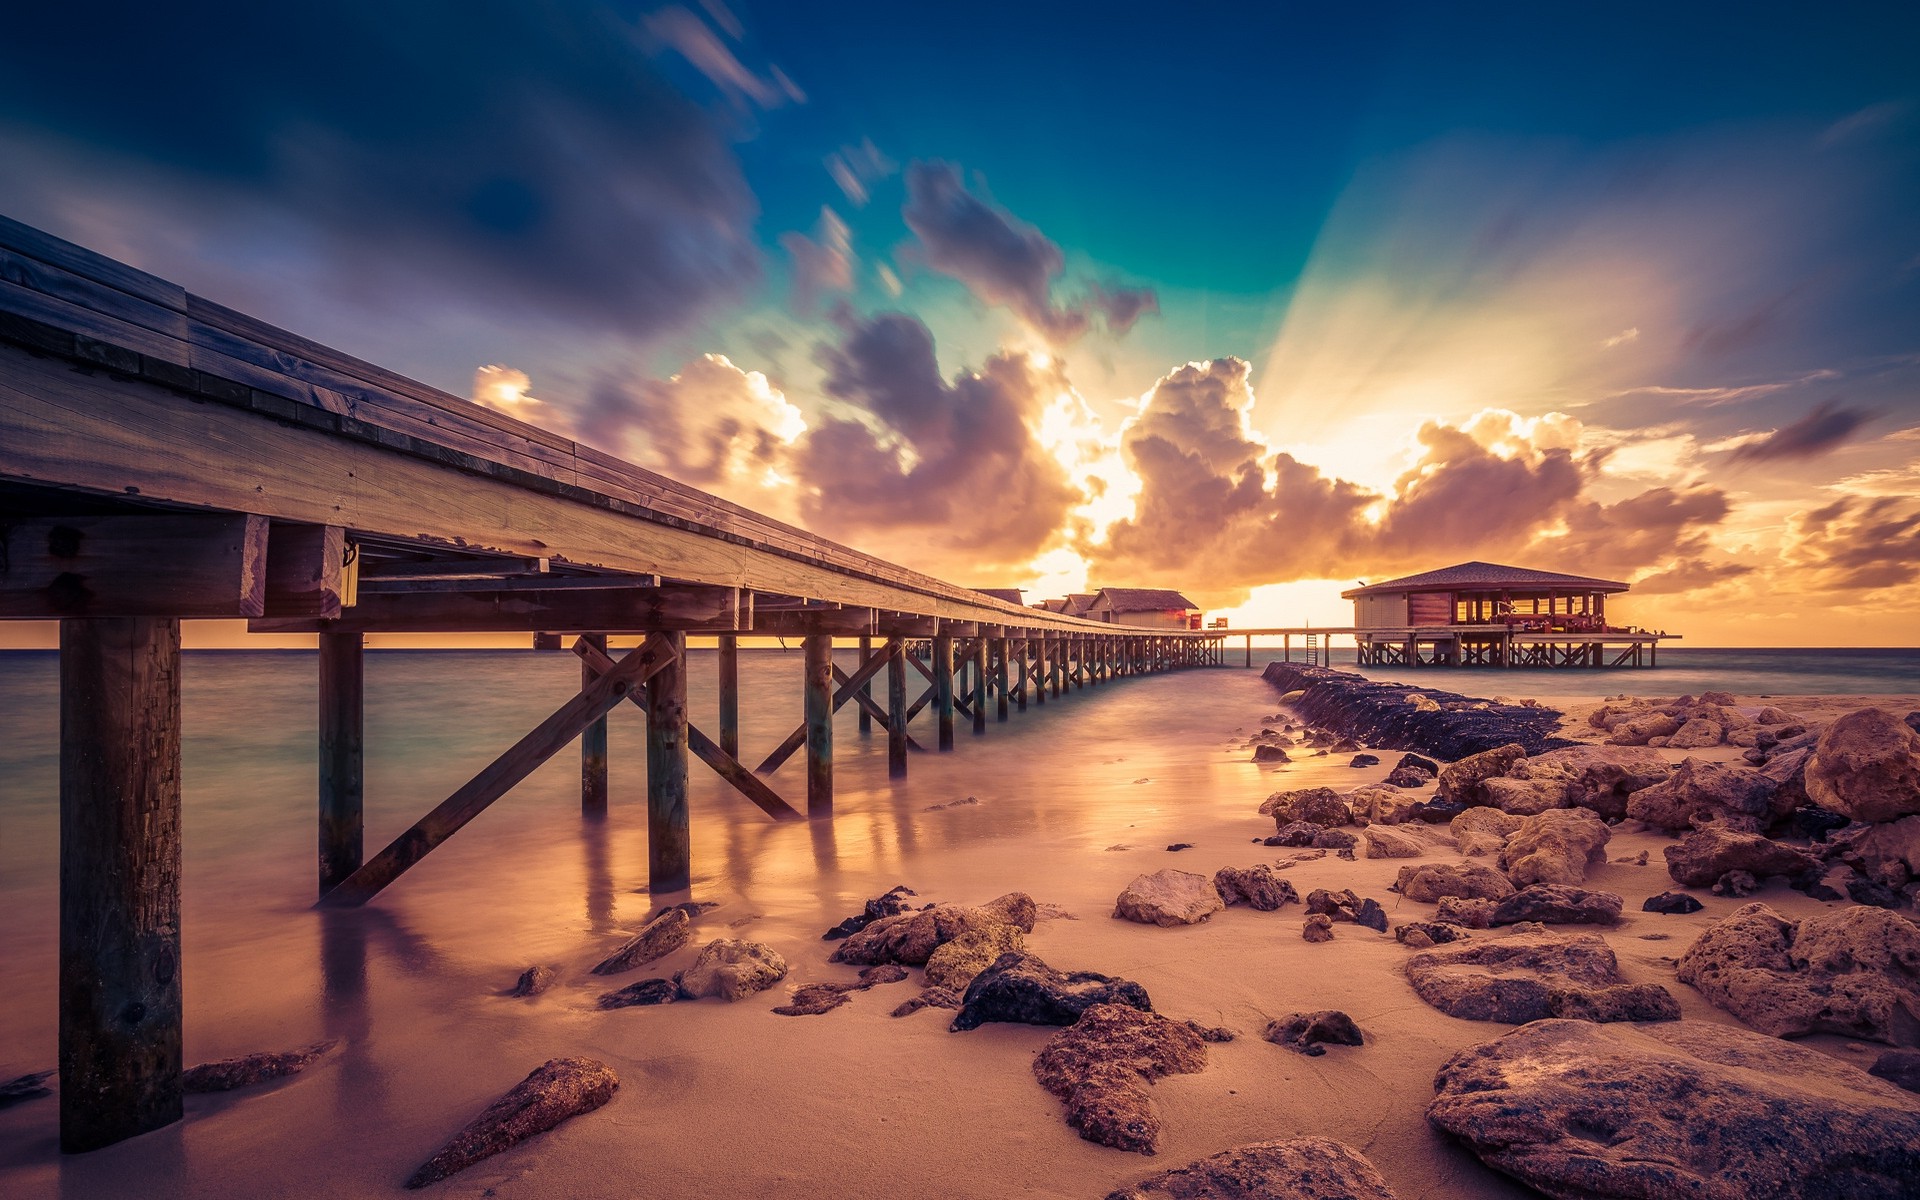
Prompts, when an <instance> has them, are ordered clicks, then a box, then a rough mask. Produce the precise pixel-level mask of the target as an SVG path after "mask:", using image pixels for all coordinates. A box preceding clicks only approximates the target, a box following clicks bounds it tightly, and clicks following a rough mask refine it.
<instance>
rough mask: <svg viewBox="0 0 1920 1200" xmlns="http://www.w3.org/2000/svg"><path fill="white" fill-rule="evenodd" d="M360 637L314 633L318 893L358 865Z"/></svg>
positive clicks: (362, 799) (362, 797)
mask: <svg viewBox="0 0 1920 1200" xmlns="http://www.w3.org/2000/svg"><path fill="white" fill-rule="evenodd" d="M365 640H366V639H365V638H363V637H362V636H361V635H360V634H357V633H323V634H321V635H320V772H319V774H320V780H319V783H320V812H319V817H320V820H319V834H320V847H319V849H320V875H319V879H320V895H322V896H325V895H326V894H327V893H328V892H330V891H332V890H333V889H334V888H335V887H337V886H339V884H340V883H341V882H342V881H343V880H345V879H346V878H347V877H349V876H351V875H352V874H353V873H354V872H355V871H358V870H359V869H360V866H361V860H362V856H363V854H364V849H363V840H364V832H363V831H364V828H365V816H364V812H365V805H366V766H365V723H366V661H365V655H364V654H363V650H364V648H365V646H364V644H365Z"/></svg>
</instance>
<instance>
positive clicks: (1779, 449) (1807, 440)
mask: <svg viewBox="0 0 1920 1200" xmlns="http://www.w3.org/2000/svg"><path fill="white" fill-rule="evenodd" d="M1879 415H1880V414H1879V413H1877V412H1869V411H1867V410H1865V409H1858V408H1842V407H1840V405H1839V403H1838V402H1837V401H1833V400H1823V401H1821V402H1820V403H1819V404H1818V405H1816V406H1814V409H1813V411H1812V412H1810V413H1808V414H1807V415H1806V416H1804V417H1802V418H1800V419H1799V420H1798V421H1795V422H1794V423H1793V424H1791V425H1785V426H1782V427H1781V428H1779V429H1776V430H1774V431H1773V432H1772V433H1770V434H1767V435H1765V436H1764V437H1762V438H1760V439H1758V440H1757V441H1749V442H1747V443H1745V444H1744V445H1741V446H1739V447H1737V448H1736V449H1735V450H1734V452H1733V458H1732V460H1731V461H1733V462H1766V461H1769V460H1771V459H1776V458H1818V457H1819V456H1820V455H1822V454H1825V453H1827V452H1828V451H1830V450H1833V449H1835V448H1837V447H1838V446H1839V445H1840V443H1842V442H1844V441H1846V440H1847V439H1848V438H1849V437H1852V436H1853V431H1854V430H1856V429H1858V428H1860V426H1862V425H1864V424H1866V423H1867V422H1868V421H1871V420H1873V419H1874V418H1875V417H1877V416H1879Z"/></svg>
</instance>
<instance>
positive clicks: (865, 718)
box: [854, 637, 873, 737]
mask: <svg viewBox="0 0 1920 1200" xmlns="http://www.w3.org/2000/svg"><path fill="white" fill-rule="evenodd" d="M872 656H873V639H872V638H870V637H863V638H861V639H860V661H861V662H866V661H867V659H869V658H871V657H872ZM860 694H861V695H862V696H864V697H866V699H867V700H868V701H869V702H871V701H872V700H873V681H872V680H871V679H869V680H867V681H866V682H865V683H862V684H861V685H860ZM854 707H856V708H858V709H859V710H860V736H861V737H866V736H867V735H868V734H870V733H872V732H873V714H872V713H869V712H868V711H867V705H865V704H856V705H855V706H854Z"/></svg>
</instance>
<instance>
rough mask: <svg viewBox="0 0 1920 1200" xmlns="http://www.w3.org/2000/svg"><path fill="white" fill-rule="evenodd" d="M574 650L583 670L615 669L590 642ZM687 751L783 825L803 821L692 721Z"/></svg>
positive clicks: (639, 703) (638, 699)
mask: <svg viewBox="0 0 1920 1200" xmlns="http://www.w3.org/2000/svg"><path fill="white" fill-rule="evenodd" d="M573 650H574V653H575V654H578V655H579V656H580V661H581V666H582V668H583V669H586V670H590V671H594V672H596V673H599V674H604V673H605V672H607V671H610V670H612V669H613V667H614V661H613V659H612V658H611V657H609V656H608V655H606V654H605V653H604V652H602V651H600V650H598V649H595V648H593V647H590V646H589V645H587V644H586V639H584V638H582V639H581V640H579V641H577V642H575V643H574V646H573ZM627 699H628V700H629V701H631V702H632V703H633V705H634V707H636V708H638V709H639V710H640V711H641V712H645V711H647V704H646V700H645V698H644V697H643V696H642V695H641V694H640V692H638V691H633V692H629V693H627ZM687 749H688V750H690V751H692V752H693V754H694V756H695V757H697V758H698V759H699V760H700V761H701V762H704V763H706V764H707V765H708V766H709V767H712V768H713V771H714V774H716V775H718V776H720V778H722V779H724V780H726V781H727V782H728V783H729V784H732V785H733V788H734V790H735V791H738V792H739V793H740V794H741V795H743V796H745V797H746V798H747V799H748V800H751V801H752V802H753V803H754V804H756V805H758V806H759V808H760V810H761V811H762V812H764V813H766V814H767V815H768V816H770V817H773V818H774V819H775V820H779V821H797V820H800V819H801V818H800V812H799V810H798V809H796V808H794V807H793V806H792V805H791V804H788V803H787V802H786V801H785V800H783V799H782V798H781V796H780V793H778V792H776V791H774V790H773V789H772V788H770V787H768V786H767V785H766V784H765V783H764V782H762V781H761V780H759V779H757V778H755V776H754V774H753V772H751V771H749V770H747V769H746V767H744V766H742V765H741V764H740V762H739V760H738V759H736V758H735V757H734V756H733V755H731V754H728V753H727V752H726V751H725V750H724V749H723V748H721V746H719V745H718V744H716V743H715V742H714V740H713V739H712V738H710V737H708V736H707V735H706V734H705V733H702V732H701V731H700V727H699V726H698V725H695V724H694V723H693V722H692V721H688V722H687Z"/></svg>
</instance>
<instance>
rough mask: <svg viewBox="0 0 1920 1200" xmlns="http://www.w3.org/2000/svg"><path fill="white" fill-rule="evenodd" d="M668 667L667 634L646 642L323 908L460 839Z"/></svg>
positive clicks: (352, 900)
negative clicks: (473, 822) (516, 787)
mask: <svg viewBox="0 0 1920 1200" xmlns="http://www.w3.org/2000/svg"><path fill="white" fill-rule="evenodd" d="M673 661H675V654H674V642H673V640H672V638H671V637H670V635H668V634H664V633H656V634H652V635H649V636H648V638H647V640H646V641H645V642H644V643H642V644H641V645H640V647H639V648H638V649H636V650H633V651H630V652H629V653H628V654H627V656H626V657H625V658H623V659H621V660H620V663H619V665H618V666H617V667H615V668H614V669H613V670H612V671H609V672H607V673H606V674H605V675H601V676H600V677H599V678H597V679H595V680H594V681H593V682H592V683H591V684H589V685H588V686H587V687H585V688H583V689H581V691H580V694H579V695H577V696H575V697H574V698H573V699H571V700H569V701H567V702H566V703H565V704H563V705H561V706H560V707H559V708H558V709H556V710H555V711H554V713H553V715H552V716H550V717H548V718H547V719H546V720H544V721H542V722H540V724H539V725H537V726H535V727H534V729H533V730H532V731H531V732H529V733H528V734H527V735H526V736H525V737H523V738H521V739H520V740H519V741H518V742H515V743H514V744H513V746H512V747H511V748H509V749H508V750H507V751H506V752H505V753H504V754H502V755H500V757H498V758H496V759H494V760H493V762H491V763H489V764H488V765H487V766H486V768H485V769H484V770H482V771H481V772H480V773H479V774H478V775H475V776H474V777H473V778H472V779H470V780H468V781H467V782H466V784H464V785H463V786H462V787H461V788H460V789H459V790H458V791H456V792H454V793H453V795H451V796H448V797H447V798H446V799H445V800H443V801H441V802H440V804H439V805H438V806H437V807H435V808H434V810H433V811H432V812H430V813H428V814H427V815H426V816H424V817H422V818H420V820H418V821H416V822H414V824H413V826H412V827H411V828H409V829H408V830H407V831H406V832H405V833H403V834H401V835H400V836H399V837H397V838H395V839H394V840H393V841H392V843H390V844H389V845H388V846H387V848H386V849H384V850H382V851H381V852H380V853H379V854H377V855H375V856H374V857H373V858H371V859H369V860H368V861H367V863H366V864H365V865H363V866H362V867H361V868H360V869H359V870H358V871H355V872H354V873H353V874H352V875H350V876H348V877H347V878H346V879H344V880H342V881H341V883H340V885H339V886H338V887H336V888H334V889H333V890H332V891H330V892H328V893H327V894H326V895H325V896H323V897H322V898H321V900H320V903H322V904H324V905H328V906H335V907H353V906H357V905H361V904H365V903H366V902H367V901H368V900H371V899H373V897H374V896H376V895H378V894H379V893H380V891H381V889H382V888H385V887H386V886H387V885H388V884H390V883H392V882H393V881H394V880H395V879H398V878H399V877H400V876H401V875H402V874H404V873H405V872H406V871H407V870H408V869H409V868H411V867H412V866H413V865H414V864H415V863H418V862H419V861H420V860H421V859H423V858H425V857H426V856H427V855H428V854H429V853H431V852H432V851H433V849H434V847H436V846H438V845H440V843H442V842H444V841H446V840H447V839H448V838H450V837H452V836H453V835H454V834H455V833H458V832H459V831H460V829H461V828H462V827H464V826H465V825H466V823H467V822H469V821H471V820H473V819H474V818H475V817H477V816H479V815H480V814H481V813H482V812H485V811H486V809H487V806H488V805H491V804H492V803H493V802H494V801H495V800H498V799H499V798H500V797H501V796H503V795H505V794H506V793H507V791H508V790H509V789H511V788H512V787H513V786H514V785H515V784H517V783H519V782H520V781H521V780H523V779H525V778H526V777H527V776H528V775H531V774H532V773H533V772H534V770H535V769H536V768H538V767H539V766H540V764H541V763H543V762H546V761H547V760H548V759H549V758H552V757H553V756H554V755H555V754H557V753H559V752H560V751H561V750H562V749H563V748H564V747H566V746H567V745H568V744H569V743H570V742H572V741H573V739H574V738H576V737H579V736H580V732H581V730H583V729H585V728H586V727H587V726H588V725H590V724H592V723H593V722H594V721H595V720H597V719H599V718H600V717H602V716H604V715H605V714H606V713H607V711H608V710H609V709H611V708H613V707H614V706H615V705H617V704H619V703H620V702H621V701H622V700H623V699H625V698H626V696H627V694H628V693H629V692H631V691H632V690H633V689H634V688H635V687H637V686H638V685H639V684H641V683H643V682H645V681H646V680H647V679H648V677H650V676H651V675H653V674H654V673H655V672H657V671H661V670H664V669H665V668H666V667H667V666H668V665H669V664H670V663H672V662H673Z"/></svg>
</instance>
